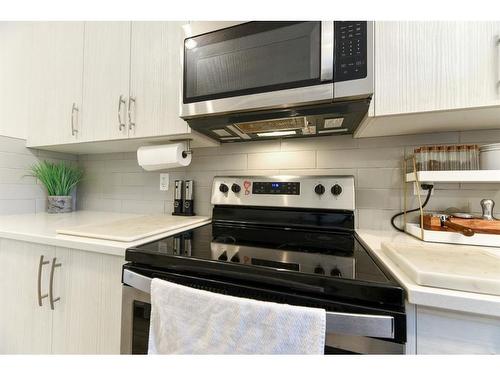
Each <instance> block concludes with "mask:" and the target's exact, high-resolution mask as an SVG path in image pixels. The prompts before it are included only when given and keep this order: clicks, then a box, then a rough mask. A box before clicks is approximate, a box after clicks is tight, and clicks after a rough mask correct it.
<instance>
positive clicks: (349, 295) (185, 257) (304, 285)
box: [125, 223, 404, 306]
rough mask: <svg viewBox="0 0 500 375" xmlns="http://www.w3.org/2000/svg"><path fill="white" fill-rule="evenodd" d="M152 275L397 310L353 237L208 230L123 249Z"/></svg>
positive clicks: (392, 292)
mask: <svg viewBox="0 0 500 375" xmlns="http://www.w3.org/2000/svg"><path fill="white" fill-rule="evenodd" d="M125 259H126V260H127V261H129V262H133V263H134V264H139V265H143V266H147V267H150V268H153V269H156V270H162V269H166V270H169V271H171V272H172V271H173V272H179V273H191V274H204V275H210V276H211V277H218V278H225V279H234V280H236V279H238V280H241V279H244V280H246V281H248V282H254V283H263V284H272V285H273V286H280V287H283V288H286V289H288V290H293V291H297V292H298V293H303V292H307V293H313V294H321V295H323V296H324V295H330V296H332V297H336V298H342V299H352V300H359V299H361V300H363V301H365V302H367V301H369V302H371V303H373V304H390V305H398V306H400V305H401V306H402V304H403V301H404V296H403V291H402V289H401V288H400V287H399V286H398V285H397V284H396V283H395V282H394V280H393V279H392V278H391V277H390V276H389V274H387V273H386V272H384V271H383V268H382V267H381V266H380V265H379V264H377V263H376V261H375V260H374V258H372V256H371V255H370V254H369V253H368V252H367V251H366V250H365V248H364V247H363V246H362V245H361V244H360V242H359V241H358V240H357V238H356V235H355V234H354V233H353V232H349V231H347V232H344V231H331V230H309V229H303V228H299V229H298V228H287V227H282V226H278V227H274V226H267V227H263V226H261V225H238V224H233V223H216V224H208V225H204V226H201V227H198V228H195V229H193V230H188V231H185V232H182V233H180V234H178V235H174V236H171V237H167V238H164V239H161V240H157V241H154V242H150V243H148V244H145V245H142V246H139V247H137V248H131V249H128V250H127V252H126V257H125Z"/></svg>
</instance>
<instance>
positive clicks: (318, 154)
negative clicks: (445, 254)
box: [79, 124, 500, 229]
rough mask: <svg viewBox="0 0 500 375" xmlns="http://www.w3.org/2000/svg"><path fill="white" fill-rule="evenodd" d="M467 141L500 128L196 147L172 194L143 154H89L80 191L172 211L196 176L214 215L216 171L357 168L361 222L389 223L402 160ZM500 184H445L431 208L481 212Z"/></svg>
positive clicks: (202, 204) (135, 207)
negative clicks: (430, 147)
mask: <svg viewBox="0 0 500 375" xmlns="http://www.w3.org/2000/svg"><path fill="white" fill-rule="evenodd" d="M402 126H404V124H402ZM461 142H474V143H475V142H477V143H490V142H500V130H494V131H476V132H462V133H460V132H450V133H438V134H424V135H414V136H398V137H381V138H367V139H353V138H352V137H351V136H349V135H345V136H329V137H324V138H323V137H322V138H314V139H290V140H282V141H279V140H277V141H275V140H269V141H262V142H248V143H233V144H224V145H222V146H221V147H217V148H202V149H195V150H194V156H193V162H192V164H191V165H190V166H189V167H187V168H182V169H173V170H171V171H170V172H171V176H170V182H171V184H170V190H169V191H168V192H161V191H160V190H159V172H145V171H144V170H142V169H141V168H140V167H139V166H138V165H137V160H136V155H135V153H125V154H104V155H84V156H82V157H80V163H81V165H82V166H83V167H84V168H85V170H86V172H87V177H88V179H87V180H86V181H85V182H84V183H83V184H82V186H81V188H80V189H79V207H80V208H81V209H104V210H110V211H122V212H136V213H151V212H154V213H161V212H166V213H168V212H171V210H172V202H173V191H172V183H173V180H175V179H176V178H190V179H194V180H195V205H196V212H197V213H199V214H202V215H209V214H210V212H211V205H210V202H209V199H210V189H211V181H212V178H213V176H215V175H233V174H247V175H255V174H349V175H354V176H355V182H356V206H357V212H356V214H357V226H358V227H360V228H380V229H389V228H390V224H389V219H390V217H391V216H392V215H393V214H394V213H396V212H398V211H400V210H401V208H402V183H401V169H400V166H401V160H402V158H403V155H404V154H405V152H410V151H411V150H412V149H413V147H414V146H417V145H422V144H438V143H446V144H452V143H461ZM499 188H500V184H484V185H477V184H473V185H467V184H464V185H460V184H440V185H437V186H436V191H435V194H434V196H433V198H432V199H431V202H430V204H429V206H428V207H429V208H430V209H445V208H448V207H451V206H454V207H458V208H460V209H469V208H470V209H471V210H473V211H475V212H479V211H480V205H479V201H480V200H481V199H482V198H486V197H487V198H493V199H496V200H497V201H498V202H499V203H500V192H499ZM413 204H414V203H413Z"/></svg>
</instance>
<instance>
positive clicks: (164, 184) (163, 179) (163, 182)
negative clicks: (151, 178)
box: [160, 173, 169, 191]
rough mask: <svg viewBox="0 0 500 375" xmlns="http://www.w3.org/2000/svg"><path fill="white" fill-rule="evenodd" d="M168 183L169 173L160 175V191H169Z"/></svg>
mask: <svg viewBox="0 0 500 375" xmlns="http://www.w3.org/2000/svg"><path fill="white" fill-rule="evenodd" d="M168 183H169V177H168V173H160V190H161V191H167V190H168Z"/></svg>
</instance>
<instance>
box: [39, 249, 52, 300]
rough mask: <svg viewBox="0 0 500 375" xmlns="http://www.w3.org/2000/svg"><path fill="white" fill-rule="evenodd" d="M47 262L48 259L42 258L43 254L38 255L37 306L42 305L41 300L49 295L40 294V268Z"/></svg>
mask: <svg viewBox="0 0 500 375" xmlns="http://www.w3.org/2000/svg"><path fill="white" fill-rule="evenodd" d="M49 263H50V262H49V261H48V260H43V255H40V263H38V306H43V303H42V300H43V299H44V298H47V297H48V296H49V295H48V294H43V295H42V268H43V266H44V265H46V264H49Z"/></svg>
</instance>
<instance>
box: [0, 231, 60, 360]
mask: <svg viewBox="0 0 500 375" xmlns="http://www.w3.org/2000/svg"><path fill="white" fill-rule="evenodd" d="M41 256H43V262H45V261H49V262H50V261H51V260H52V258H53V257H54V256H55V249H54V247H52V246H44V245H38V244H33V243H28V242H20V241H12V240H6V239H0V265H1V266H0V267H1V270H0V303H1V307H0V354H44V353H50V352H51V344H52V312H51V310H50V307H49V302H48V297H45V298H43V299H42V304H43V305H42V306H39V299H38V296H39V294H38V291H39V290H38V277H39V275H40V283H41V284H40V290H41V292H42V293H41V294H42V295H43V294H47V290H48V288H49V273H50V264H44V265H42V269H41V273H40V272H39V264H40V257H41Z"/></svg>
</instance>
